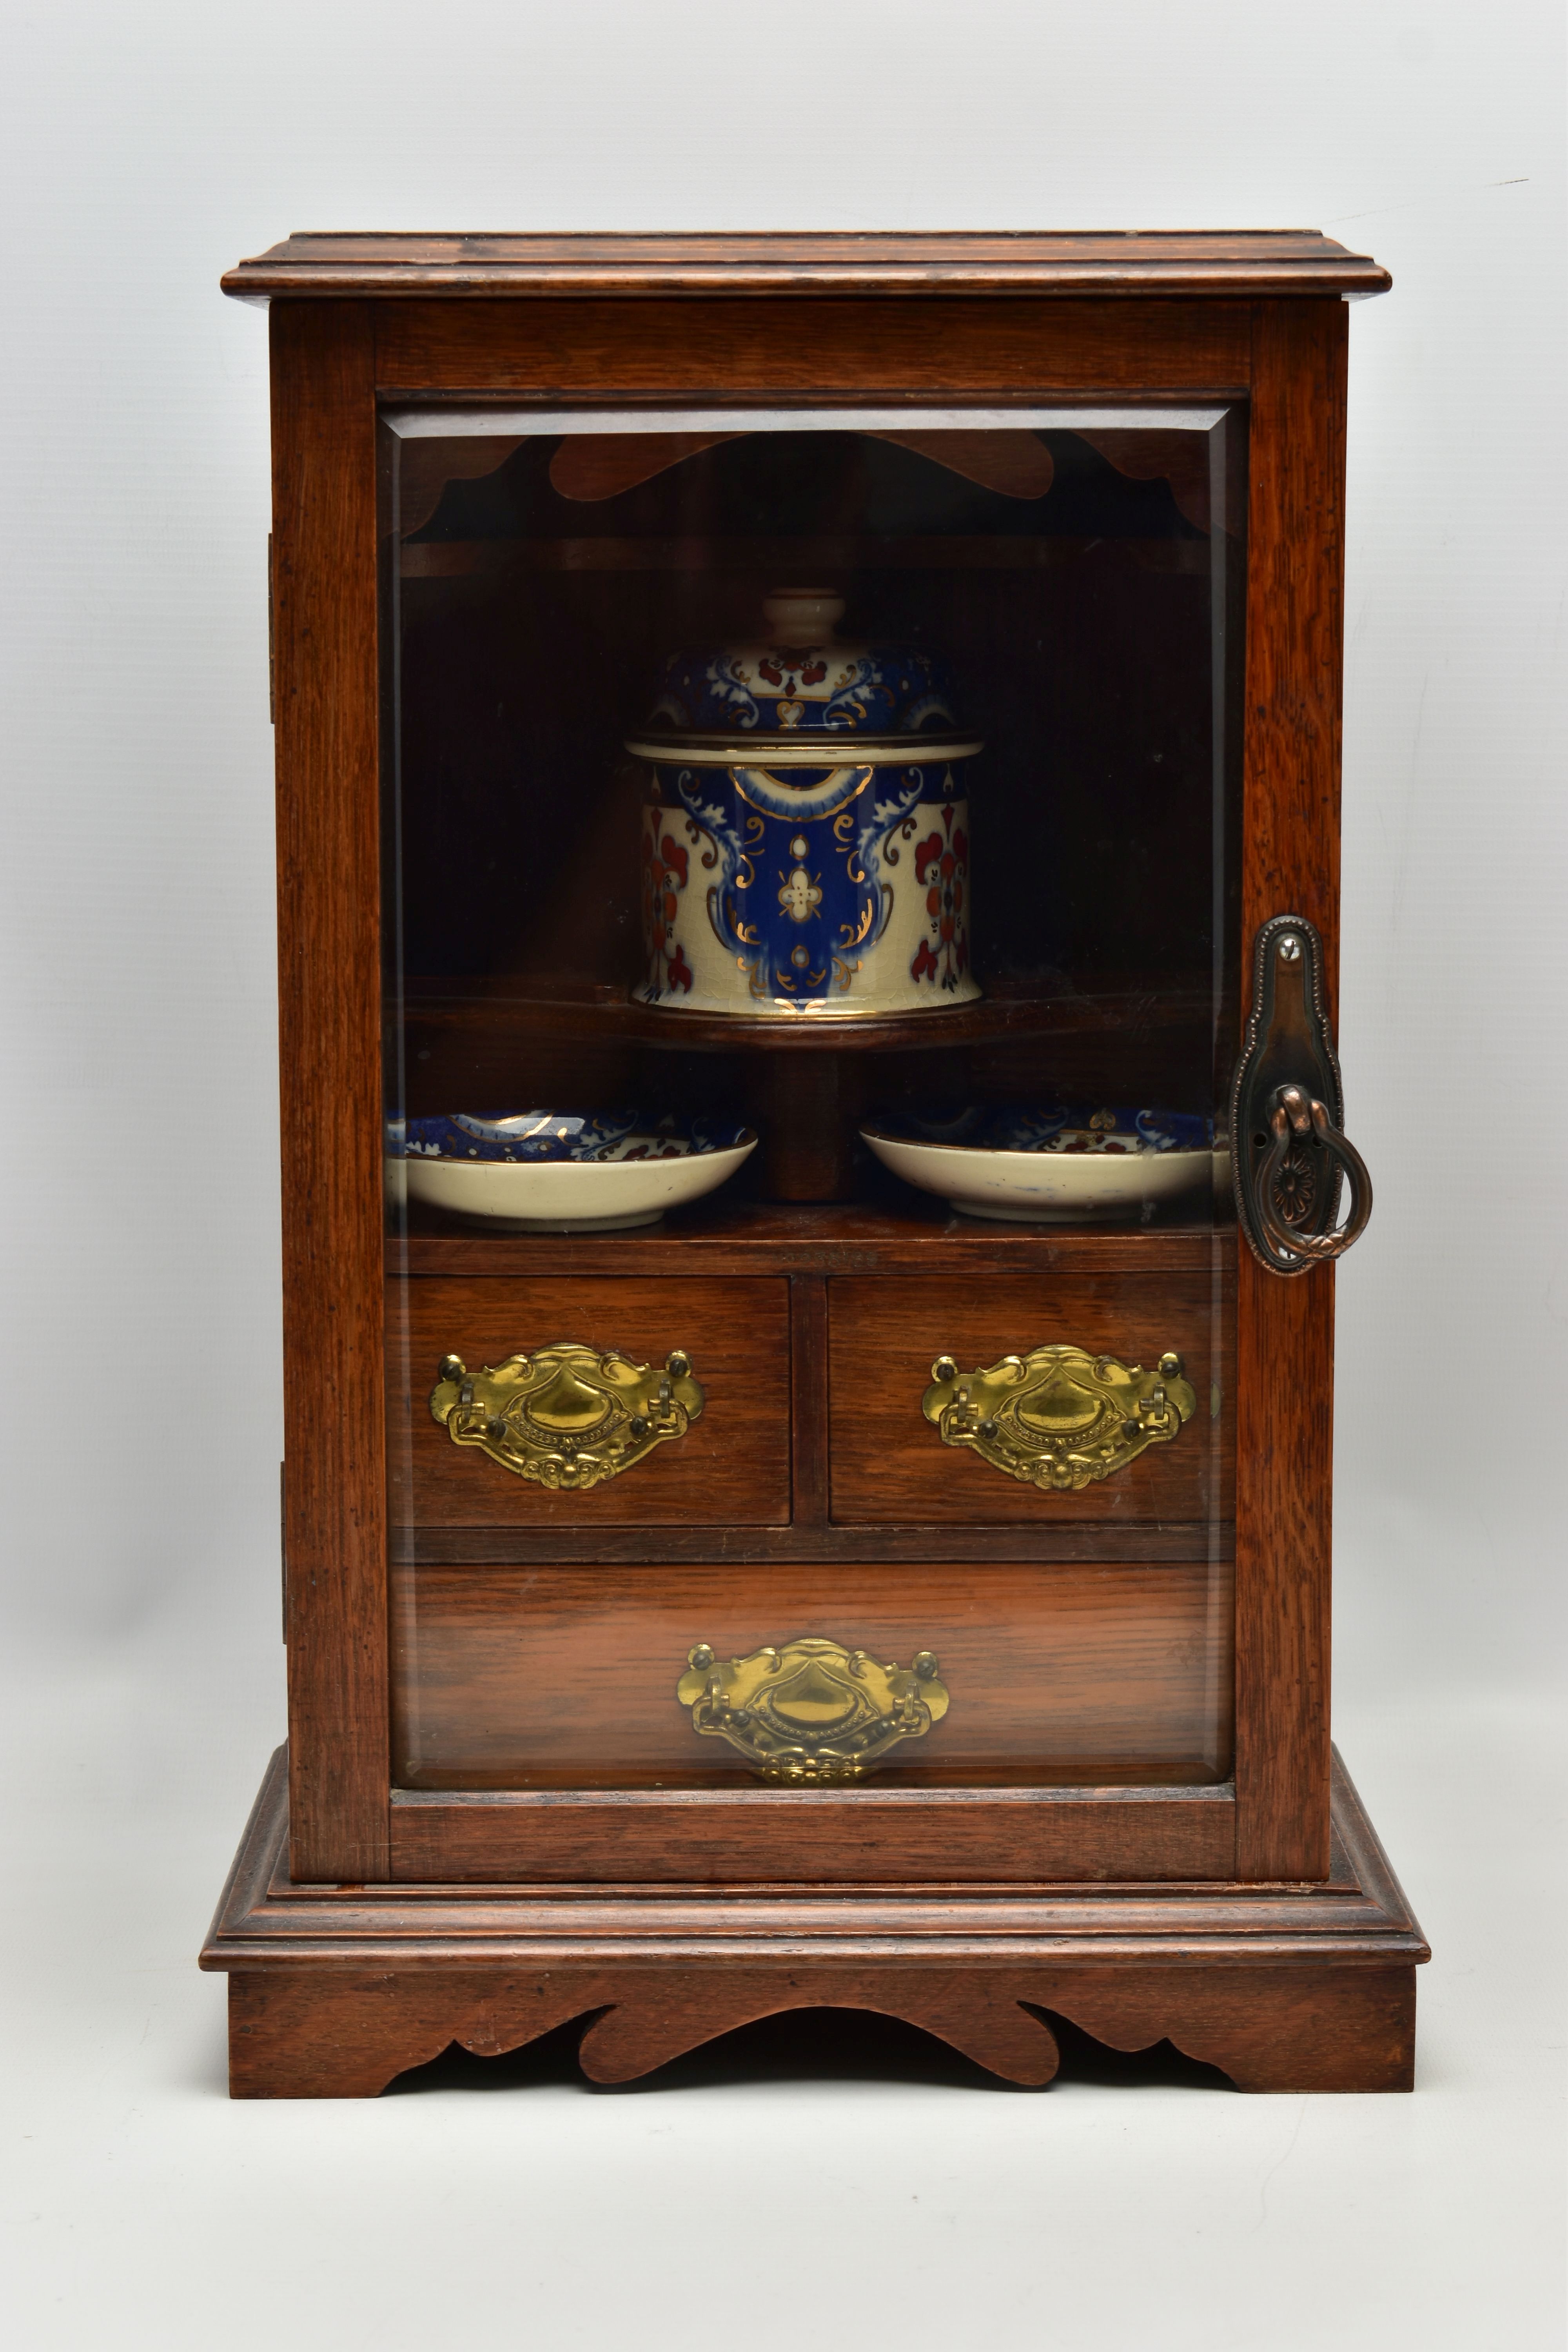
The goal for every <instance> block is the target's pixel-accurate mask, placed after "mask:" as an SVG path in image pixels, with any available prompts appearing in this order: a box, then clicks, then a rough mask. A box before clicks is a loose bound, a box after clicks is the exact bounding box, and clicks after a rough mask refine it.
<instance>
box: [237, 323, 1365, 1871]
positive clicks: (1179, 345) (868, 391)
mask: <svg viewBox="0 0 1568 2352" xmlns="http://www.w3.org/2000/svg"><path fill="white" fill-rule="evenodd" d="M1346 340H1347V338H1346V313H1345V308H1344V305H1343V303H1342V302H1341V301H1340V300H1338V299H1324V298H1321V297H1320V296H1311V297H1299V298H1293V299H1292V298H1286V299H1268V300H1258V301H1253V300H1247V299H1228V300H1227V299H1218V300H1203V299H1187V300H1173V299H1161V298H1137V299H1132V298H1122V299H1079V298H1071V297H1067V298H1063V297H1059V296H1058V297H1056V298H1054V299H1050V298H1047V299H1036V298H1032V297H1026V296H1019V295H1007V296H1003V297H995V298H985V297H962V296H951V295H942V296H934V295H899V294H888V295H880V296H876V297H862V296H854V297H839V298H837V299H820V298H809V297H803V296H800V295H791V294H789V293H787V292H785V293H781V294H779V295H773V296H769V295H761V294H756V295H751V296H747V297H739V298H737V297H732V296H730V297H727V296H722V295H693V296H687V297H668V296H622V297H616V298H609V299H559V298H554V297H551V296H548V295H537V294H531V295H528V296H526V297H505V298H498V297H496V296H493V295H492V296H489V297H486V298H483V299H467V298H462V297H443V298H441V299H424V300H421V299H407V298H390V297H386V298H382V299H363V298H361V299H335V298H323V297H320V296H312V297H309V298H289V299H274V301H273V302H272V305H271V365H272V413H273V509H274V520H273V616H274V680H275V707H276V714H277V747H276V748H277V768H278V855H279V1045H280V1055H281V1111H282V1168H283V1265H284V1314H283V1336H284V1424H285V1444H286V1449H287V1457H288V1465H289V1475H288V1480H287V1507H286V1542H287V1556H288V1559H289V1578H288V1597H287V1624H288V1634H289V1804H290V1869H291V1874H292V1876H293V1877H294V1879H295V1880H296V1881H300V1882H310V1883H323V1882H325V1883H336V1884H339V1885H342V1884H349V1885H357V1884H363V1883H367V1882H376V1881H384V1880H386V1879H387V1878H388V1877H389V1876H390V1875H391V1873H392V1852H391V1829H392V1774H391V1748H390V1732H389V1706H388V1640H389V1628H388V1598H387V1556H388V1555H387V1543H388V1527H387V1501H386V1484H385V1449H386V1429H385V1418H384V1412H385V1408H384V1384H383V1362H384V1299H383V1280H382V1275H383V1209H382V1179H381V1165H380V1159H381V1116H382V1108H381V1102H380V1098H379V1088H380V1072H381V1053H382V1034H381V1028H382V1002H381V1000H382V941H381V935H380V907H381V889H380V855H381V847H380V845H381V814H380V811H381V790H380V787H381V766H382V758H383V746H382V744H381V740H380V660H379V652H378V627H379V618H378V615H379V605H380V593H379V574H380V564H379V557H380V553H381V551H380V550H379V547H378V535H377V501H376V466H377V455H376V432H377V426H376V412H377V402H378V399H408V398H422V397H431V396H446V397H458V396H463V395H471V396H475V397H478V398H480V399H483V398H485V397H487V396H489V397H494V396H497V395H500V394H507V395H510V396H511V397H513V398H514V399H515V398H517V397H519V396H521V397H524V398H527V397H533V398H536V399H538V400H540V401H544V400H549V401H550V402H551V403H552V404H555V405H563V404H572V403H574V402H575V401H584V402H593V403H604V402H605V401H606V400H611V399H613V400H615V401H617V402H619V401H623V400H626V401H632V402H636V401H637V400H638V399H652V398H654V397H656V396H657V397H658V399H659V401H660V403H661V404H664V405H667V406H668V405H669V404H677V403H679V401H680V400H681V399H683V398H687V397H689V398H691V399H694V400H695V399H699V398H700V399H701V400H702V401H703V402H705V403H706V404H709V405H711V404H713V403H714V402H715V400H716V399H729V400H731V401H734V402H736V403H737V404H742V405H743V404H745V403H747V402H748V401H750V402H761V401H763V400H764V399H772V400H775V401H776V400H780V399H787V400H788V401H789V402H790V403H791V404H802V403H804V402H805V401H807V400H812V399H816V400H818V401H832V400H834V399H842V398H847V397H851V396H852V397H855V398H857V399H865V398H867V397H868V396H870V397H876V398H880V399H885V400H888V401H895V402H896V401H898V400H900V399H915V398H921V399H923V400H924V401H925V402H926V403H927V404H930V403H931V402H932V401H933V400H945V399H951V400H952V401H954V402H955V403H962V402H963V400H965V399H966V398H967V399H976V398H984V399H986V400H988V401H995V400H1000V399H1005V400H1006V401H1008V402H1010V403H1016V404H1025V403H1027V404H1047V403H1049V402H1051V401H1053V400H1056V401H1061V400H1064V399H1066V400H1069V401H1070V400H1071V399H1073V398H1075V397H1076V398H1079V399H1089V398H1095V397H1099V398H1101V399H1103V398H1105V397H1107V396H1113V397H1115V398H1117V399H1119V400H1122V401H1125V400H1128V399H1129V398H1136V397H1137V396H1139V395H1141V394H1142V395H1148V396H1152V397H1155V398H1163V399H1167V400H1169V399H1172V398H1180V399H1183V400H1186V399H1205V400H1219V399H1229V400H1236V399H1242V398H1245V399H1247V401H1248V402H1249V404H1250V411H1249V416H1250V422H1249V486H1250V487H1249V502H1248V553H1247V646H1246V656H1245V660H1246V669H1245V744H1244V755H1243V810H1242V876H1241V924H1242V942H1243V945H1244V946H1245V943H1246V942H1247V941H1248V940H1250V939H1251V938H1252V936H1253V934H1254V933H1255V931H1256V929H1257V928H1258V925H1259V924H1260V923H1261V922H1263V921H1265V920H1266V919H1268V917H1269V916H1270V915H1274V914H1279V913H1285V912H1290V913H1295V914H1299V915H1302V916H1305V917H1306V918H1307V919H1309V920H1310V921H1311V922H1313V923H1315V924H1316V926H1317V928H1318V929H1319V931H1320V932H1321V935H1322V939H1323V942H1324V949H1325V983H1326V987H1327V991H1328V1000H1329V1005H1330V1012H1331V1017H1332V1012H1333V1006H1334V1003H1335V998H1336V985H1337V951H1338V933H1339V923H1338V916H1339V772H1340V696H1341V675H1342V635H1343V512H1344V435H1345V354H1346ZM1236 1246H1237V1252H1238V1296H1237V1371H1238V1377H1237V1464H1238V1467H1237V1498H1236V1500H1237V1532H1236V1769H1235V1784H1234V1820H1235V1832H1236V1835H1235V1854H1234V1863H1233V1864H1232V1869H1233V1872H1234V1875H1235V1876H1237V1878H1240V1879H1243V1880H1247V1881H1253V1882H1257V1881H1273V1880H1286V1881H1292V1880H1316V1879H1321V1878H1324V1877H1326V1876H1327V1874H1328V1870H1329V1769H1330V1756H1329V1563H1330V1501H1331V1442H1332V1405H1333V1390H1332V1370H1333V1364H1332V1350H1333V1276H1332V1270H1331V1268H1328V1267H1324V1268H1320V1269H1317V1270H1315V1271H1314V1272H1312V1273H1311V1274H1310V1275H1308V1276H1305V1277H1302V1278H1300V1279H1296V1280H1281V1279H1279V1277H1277V1276H1270V1275H1268V1273H1266V1272H1265V1271H1264V1270H1263V1269H1262V1268H1261V1267H1260V1266H1259V1265H1258V1264H1257V1262H1256V1261H1255V1260H1254V1259H1253V1258H1252V1257H1251V1255H1250V1254H1249V1253H1248V1252H1247V1249H1246V1247H1245V1245H1244V1244H1242V1243H1241V1241H1240V1240H1239V1237H1238V1238H1237V1244H1236ZM1044 1794H1045V1792H1042V1795H1044ZM1203 1801H1204V1802H1205V1804H1206V1805H1208V1806H1209V1807H1210V1808H1211V1809H1212V1806H1213V1804H1214V1801H1215V1799H1214V1795H1213V1793H1212V1792H1211V1794H1210V1795H1209V1796H1208V1797H1207V1798H1205V1800H1203ZM1177 1802H1179V1801H1177ZM1074 1806H1075V1819H1076V1821H1077V1822H1079V1824H1081V1827H1082V1833H1083V1835H1084V1837H1085V1840H1086V1848H1085V1850H1089V1851H1092V1845H1093V1834H1092V1823H1091V1822H1090V1820H1089V1816H1090V1815H1091V1814H1092V1812H1093V1811H1094V1806H1093V1801H1089V1802H1087V1803H1086V1801H1085V1800H1084V1799H1083V1798H1082V1796H1081V1795H1079V1796H1078V1797H1077V1798H1076V1799H1075V1801H1074ZM1205 1819H1206V1820H1208V1821H1210V1822H1212V1820H1213V1813H1212V1810H1211V1811H1209V1812H1208V1813H1207V1814H1206V1815H1205ZM1125 1820H1126V1811H1125V1805H1124V1803H1121V1804H1120V1805H1119V1806H1118V1809H1117V1811H1116V1813H1115V1816H1114V1819H1113V1818H1112V1815H1111V1813H1110V1811H1108V1812H1107V1816H1106V1820H1105V1822H1104V1824H1103V1827H1104V1831H1105V1833H1106V1849H1105V1850H1106V1851H1107V1852H1115V1853H1120V1854H1122V1855H1124V1856H1126V1857H1127V1858H1126V1860H1125V1863H1124V1865H1123V1866H1124V1867H1125V1868H1126V1869H1127V1870H1128V1872H1129V1873H1130V1874H1131V1873H1136V1871H1137V1870H1138V1869H1139V1868H1140V1867H1142V1865H1141V1864H1139V1862H1138V1857H1137V1854H1136V1853H1135V1852H1134V1853H1129V1850H1128V1847H1127V1843H1126V1840H1125V1837H1124V1835H1122V1834H1121V1833H1120V1832H1119V1828H1118V1825H1119V1824H1122V1823H1124V1822H1125ZM957 1833H958V1834H962V1831H961V1830H958V1831H957ZM1205 1834H1208V1833H1206V1832H1205ZM1212 1850H1213V1848H1212V1835H1211V1836H1210V1837H1209V1843H1208V1844H1207V1845H1206V1846H1205V1851H1207V1852H1211V1853H1212ZM1168 1851H1169V1849H1168V1848H1167V1852H1168ZM1149 1859H1150V1864H1151V1865H1154V1864H1156V1863H1157V1857H1156V1856H1154V1855H1153V1854H1151V1856H1150V1858H1149ZM1208 1866H1209V1867H1210V1868H1211V1869H1212V1868H1213V1867H1215V1865H1214V1864H1212V1863H1211V1864H1210V1865H1208ZM1150 1874H1152V1875H1155V1874H1159V1875H1163V1874H1167V1873H1166V1872H1164V1871H1161V1870H1159V1869H1157V1868H1155V1867H1153V1866H1152V1867H1151V1871H1150Z"/></svg>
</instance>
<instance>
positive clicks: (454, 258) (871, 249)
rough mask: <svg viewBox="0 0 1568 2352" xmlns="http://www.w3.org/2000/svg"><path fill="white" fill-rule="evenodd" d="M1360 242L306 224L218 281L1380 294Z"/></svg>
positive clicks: (258, 292)
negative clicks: (1350, 247)
mask: <svg viewBox="0 0 1568 2352" xmlns="http://www.w3.org/2000/svg"><path fill="white" fill-rule="evenodd" d="M1389 283H1390V279H1389V277H1388V273H1387V271H1386V270H1384V269H1381V268H1379V267H1378V265H1377V264H1376V262H1374V261H1373V260H1371V259H1370V258H1369V257H1367V256H1366V255H1364V254H1357V253H1350V252H1347V251H1346V249H1345V247H1343V246H1342V245H1337V244H1336V243H1335V242H1334V240H1333V239H1332V238H1331V237H1326V236H1322V235H1321V232H1320V231H1318V230H1316V229H1228V230H1220V231H1201V230H1200V231H1192V230H1178V229H1145V230H1141V231H1137V232H1132V231H1129V230H1125V229H1109V230H1099V231H1095V230H1068V231H1062V230H1038V229H1015V230H1002V231H997V230H994V229H993V230H982V231H978V232H977V231H974V230H946V231H938V232H935V233H932V232H930V231H910V230H904V231H900V232H893V233H877V232H867V231H864V230H851V231H831V230H830V231H826V232H825V231H821V230H816V231H810V232H805V233H802V232H800V231H779V230H773V231H767V232H763V233H760V234H759V233H756V232H750V233H748V232H742V233H739V234H736V233H733V232H731V233H730V234H727V235H713V234H700V233H699V234H686V235H678V236H668V235H640V236H610V235H605V234H604V233H602V232H599V233H589V234H580V235H568V236H561V235H555V234H540V233H538V232H535V233H532V234H521V235H501V236H475V235H461V234H450V233H447V234H440V235H435V236H431V235H410V234H406V233H405V234H391V235H389V234H387V233H385V232H382V231H376V230H353V231H350V232H348V233H347V234H344V233H342V232H339V233H336V234H323V233H321V232H308V233H306V234H305V235H302V236H290V237H288V238H286V239H285V240H284V241H283V243H282V244H280V245H275V246H272V247H269V249H268V251H267V252H266V253H262V254H258V255H256V256H254V257H252V258H251V259H249V260H247V261H242V262H240V263H238V264H237V267H236V268H234V269H232V270H230V271H229V272H228V274H227V276H226V278H224V280H223V286H224V291H225V292H226V293H227V294H237V295H240V296H242V297H245V298H247V299H251V300H255V299H265V298H266V297H267V296H268V295H272V294H291V295H299V294H306V295H313V296H318V297H319V296H321V294H323V293H325V294H332V293H337V294H342V293H346V292H351V291H352V292H363V293H367V294H369V293H374V294H379V295H386V294H392V295H396V296H404V295H406V294H407V293H409V292H410V291H411V290H417V291H425V292H439V293H444V294H447V295H454V294H455V295H458V296H464V295H470V296H471V295H474V294H485V295H496V294H503V295H504V294H518V293H531V292H534V291H536V290H538V289H564V290H567V291H574V290H581V291H584V292H588V293H602V292H605V291H615V292H624V293H645V292H658V293H668V292H676V291H679V292H685V293H703V294H710V293H712V292H713V291H714V290H715V289H719V290H721V291H730V290H732V289H745V290H746V291H747V292H751V293H766V294H774V295H776V294H784V295H796V296H798V295H799V294H801V293H803V292H804V293H811V292H814V291H816V290H817V289H824V288H827V289H832V290H833V291H834V292H836V293H847V292H871V291H880V292H883V293H887V292H888V291H891V290H896V291H903V290H905V289H930V290H931V291H934V292H941V291H942V290H944V289H949V288H952V287H954V286H961V287H963V288H964V289H968V290H971V291H975V292H986V293H991V294H1005V295H1015V296H1016V294H1017V293H1018V292H1020V291H1023V292H1028V293H1035V292H1039V291H1042V290H1049V291H1050V292H1052V293H1054V294H1058V295H1061V294H1067V295H1075V296H1082V295H1084V294H1086V293H1088V294H1104V293H1110V294H1115V295H1121V296H1128V295H1137V296H1145V297H1146V296H1148V295H1150V294H1171V295H1194V294H1207V293H1214V292H1216V291H1217V292H1224V293H1226V294H1234V295H1242V296H1247V295H1258V294H1299V293H1307V294H1319V295H1322V294H1340V293H1343V292H1358V293H1381V292H1382V291H1383V289H1384V288H1385V287H1386V286H1388V284H1389Z"/></svg>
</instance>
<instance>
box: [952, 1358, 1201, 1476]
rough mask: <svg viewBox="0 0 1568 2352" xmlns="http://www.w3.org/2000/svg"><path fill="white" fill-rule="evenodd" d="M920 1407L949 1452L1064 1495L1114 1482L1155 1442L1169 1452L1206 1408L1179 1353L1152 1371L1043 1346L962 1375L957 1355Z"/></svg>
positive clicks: (1139, 1366) (1117, 1361) (1112, 1359)
mask: <svg viewBox="0 0 1568 2352" xmlns="http://www.w3.org/2000/svg"><path fill="white" fill-rule="evenodd" d="M1197 1404H1198V1400H1197V1395H1196V1392H1195V1391H1194V1388H1193V1384H1192V1382H1191V1381H1189V1380H1187V1379H1185V1378H1184V1374H1183V1370H1182V1360H1181V1358H1180V1356H1173V1355H1164V1356H1162V1357H1161V1359H1160V1360H1159V1363H1158V1364H1157V1365H1156V1367H1155V1369H1154V1370H1153V1371H1152V1372H1146V1371H1145V1370H1143V1368H1142V1365H1141V1364H1123V1363H1121V1362H1120V1361H1119V1360H1117V1358H1116V1357H1114V1356H1091V1355H1090V1354H1089V1351H1088V1349H1085V1348H1069V1347H1054V1348H1036V1349H1033V1350H1032V1351H1031V1353H1030V1354H1028V1355H1026V1356H1004V1357H1003V1359H1002V1360H1001V1362H1000V1363H999V1364H988V1365H986V1367H985V1368H984V1370H983V1371H978V1372H961V1371H960V1370H959V1369H958V1366H957V1365H956V1364H955V1363H954V1361H953V1360H952V1357H951V1356H939V1357H938V1358H937V1360H936V1361H935V1363H934V1364H933V1365H932V1366H931V1386H930V1388H929V1389H927V1391H926V1392H925V1395H924V1397H923V1398H922V1399H921V1411H922V1412H924V1414H925V1417H926V1419H927V1420H928V1421H933V1422H935V1423H936V1425H937V1428H938V1429H939V1430H940V1431H941V1433H942V1444H944V1445H967V1446H968V1447H969V1448H970V1449H971V1451H972V1452H973V1453H975V1454H979V1456H980V1458H981V1460H982V1461H983V1462H989V1463H990V1465H991V1466H992V1468H993V1469H994V1470H1001V1471H1003V1472H1005V1475H1007V1476H1008V1477H1009V1478H1017V1479H1019V1480H1021V1481H1023V1482H1024V1483H1025V1484H1026V1485H1030V1486H1046V1487H1049V1488H1051V1489H1053V1490H1054V1491H1055V1492H1056V1493H1058V1494H1069V1493H1071V1494H1076V1493H1077V1492H1078V1491H1079V1488H1081V1487H1084V1486H1089V1485H1090V1484H1092V1482H1093V1481H1094V1480H1096V1479H1099V1478H1109V1477H1110V1476H1112V1475H1114V1473H1115V1472H1116V1471H1118V1470H1124V1469H1125V1468H1126V1466H1127V1465H1128V1463H1130V1462H1134V1461H1136V1460H1137V1458H1138V1456H1139V1454H1142V1452H1143V1451H1144V1449H1145V1448H1146V1447H1148V1446H1151V1445H1168V1444H1170V1443H1171V1441H1172V1440H1173V1438H1176V1437H1179V1436H1180V1435H1181V1433H1182V1429H1183V1426H1184V1423H1187V1422H1189V1421H1191V1419H1192V1417H1193V1415H1194V1412H1196V1411H1197Z"/></svg>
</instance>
